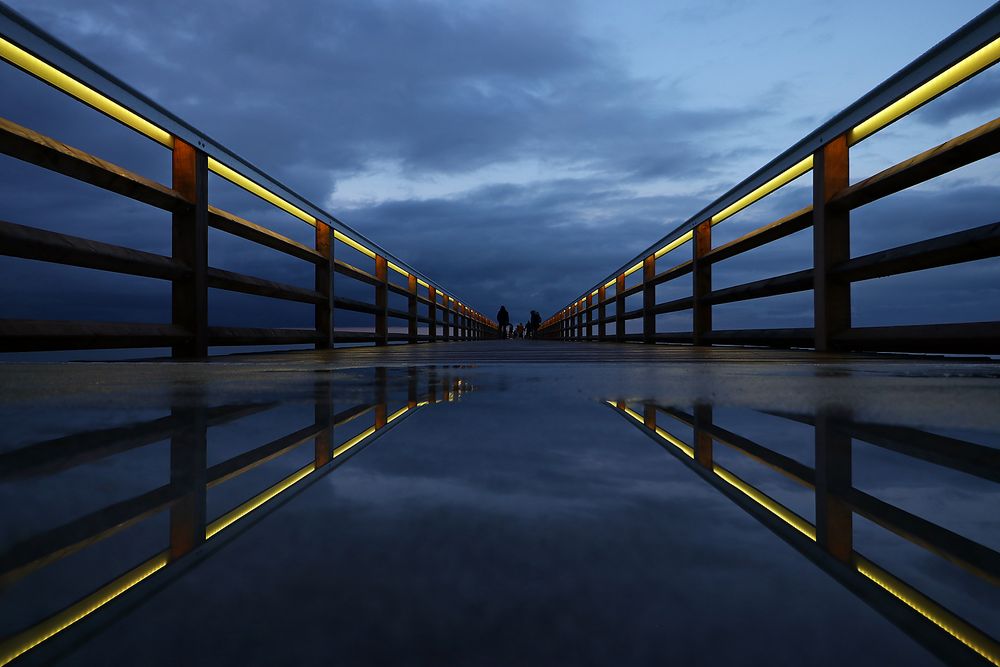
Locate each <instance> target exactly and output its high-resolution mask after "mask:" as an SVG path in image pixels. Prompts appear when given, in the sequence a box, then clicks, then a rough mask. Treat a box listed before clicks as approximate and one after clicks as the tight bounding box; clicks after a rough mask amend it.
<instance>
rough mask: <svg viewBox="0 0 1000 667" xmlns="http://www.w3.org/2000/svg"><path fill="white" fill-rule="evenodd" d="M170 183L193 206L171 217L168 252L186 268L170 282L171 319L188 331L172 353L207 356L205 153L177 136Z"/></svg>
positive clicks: (206, 184)
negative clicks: (184, 271)
mask: <svg viewBox="0 0 1000 667" xmlns="http://www.w3.org/2000/svg"><path fill="white" fill-rule="evenodd" d="M171 156H172V166H173V171H172V174H173V186H174V190H176V191H177V192H179V193H180V194H181V196H183V197H184V198H185V199H186V200H187V201H189V202H191V203H192V204H193V206H189V207H187V208H186V209H184V210H181V211H174V212H173V214H172V216H171V218H172V219H171V230H172V234H171V255H172V257H173V259H174V261H177V262H179V263H181V264H183V265H184V266H186V267H187V268H188V270H189V273H188V274H187V275H185V276H184V277H182V278H176V279H174V281H173V283H172V285H171V321H172V322H173V324H174V325H175V326H179V327H183V328H184V329H185V330H187V331H189V332H190V334H191V336H190V338H187V339H185V340H184V341H183V342H180V343H175V344H174V345H173V349H172V356H173V357H174V358H175V359H177V358H194V359H203V358H205V357H207V356H208V278H207V272H208V156H207V155H206V154H205V152H204V151H201V150H199V149H197V148H195V147H194V146H191V145H189V144H186V143H184V142H183V141H181V140H180V139H177V140H176V141H175V142H174V149H173V152H172V154H171Z"/></svg>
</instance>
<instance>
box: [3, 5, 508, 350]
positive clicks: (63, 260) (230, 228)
mask: <svg viewBox="0 0 1000 667" xmlns="http://www.w3.org/2000/svg"><path fill="white" fill-rule="evenodd" d="M0 57H2V58H3V59H4V60H6V61H7V62H8V63H10V64H12V65H14V66H15V67H18V68H20V69H21V70H23V71H25V72H27V73H28V74H30V75H32V76H34V77H37V78H38V79H41V80H42V81H45V82H46V83H48V84H50V85H52V86H54V87H55V88H57V89H59V90H61V91H63V92H65V93H66V94H68V95H70V96H71V97H73V98H75V99H77V100H79V101H81V102H83V103H84V104H86V105H89V106H91V107H93V108H94V109H97V110H98V111H100V112H102V113H104V114H106V115H108V116H109V117H111V118H113V119H115V120H117V121H119V122H120V123H122V124H124V125H126V126H127V127H129V128H131V129H133V130H135V131H136V132H137V133H139V134H141V135H144V136H146V137H148V138H149V139H152V140H153V141H154V142H156V143H158V144H161V145H162V146H164V147H166V148H167V149H169V150H170V151H171V153H172V176H173V182H172V184H171V186H170V187H167V186H166V185H163V184H160V183H157V182H155V181H152V180H150V179H148V178H145V177H143V176H141V175H139V174H135V173H132V172H130V171H128V170H126V169H123V168H121V167H119V166H116V165H114V164H111V163H109V162H106V161H104V160H102V159H100V158H98V157H95V156H93V155H90V154H88V153H85V152H83V151H81V150H78V149H76V148H73V147H71V146H67V145H65V144H63V143H60V142H59V141H58V140H56V139H53V138H50V137H47V136H43V135H41V134H38V133H37V132H34V131H32V130H30V129H28V128H25V127H22V126H20V125H17V124H15V123H12V122H10V121H7V120H4V119H0V151H2V152H3V153H5V154H7V155H10V156H12V157H14V158H17V159H19V160H23V161H25V162H29V163H32V164H35V165H38V166H41V167H44V168H46V169H49V170H52V171H54V172H57V173H60V174H64V175H66V176H69V177H70V178H74V179H77V180H79V181H83V182H85V183H89V184H91V185H94V186H96V187H98V188H102V189H104V190H108V191H110V192H114V193H117V194H119V195H123V196H125V197H129V198H131V199H134V200H136V201H139V202H142V203H144V204H148V205H149V206H152V207H155V208H159V209H162V210H164V211H168V212H170V213H171V214H172V227H173V241H172V254H171V255H170V256H164V255H158V254H154V253H149V252H143V251H139V250H135V249H131V248H126V247H122V246H118V245H112V244H108V243H101V242H97V241H92V240H89V239H84V238H79V237H76V236H70V235H67V234H59V233H55V232H52V231H46V230H43V229H37V228H34V227H28V226H24V225H20V224H15V223H13V222H7V221H0V254H3V255H7V256H11V257H19V258H25V259H31V260H39V261H44V262H54V263H58V264H65V265H71V266H77V267H84V268H89V269H97V270H101V271H111V272H116V273H122V274H127V275H133V276H144V277H148V278H155V279H160V280H166V281H169V282H170V283H171V289H172V314H171V322H170V323H169V324H138V323H135V324H130V323H111V322H85V321H60V320H14V319H0V351H8V352H9V351H35V350H69V349H96V348H133V347H134V348H142V347H147V348H148V347H170V348H171V349H172V351H173V356H174V357H204V356H206V355H207V354H208V348H209V347H210V346H229V345H287V344H312V345H314V346H315V347H316V348H328V347H333V345H334V343H335V342H346V343H361V342H369V343H374V344H376V345H386V344H388V343H389V342H391V341H401V342H408V343H416V342H419V341H434V340H445V341H448V340H473V339H481V338H488V337H492V332H493V331H495V327H496V324H495V323H494V322H492V321H491V320H490V319H489V318H487V317H486V316H484V315H482V314H481V313H479V312H478V311H476V310H474V309H473V308H471V307H469V306H468V305H466V304H463V303H461V302H460V301H458V300H457V299H456V298H455V296H454V295H453V294H451V293H450V292H448V291H447V290H445V289H443V288H442V287H441V286H440V285H438V284H437V283H435V282H434V281H432V280H431V279H430V278H428V277H427V276H425V275H424V274H422V273H420V272H419V271H417V270H416V269H413V268H412V267H410V266H409V265H408V264H406V263H405V262H403V261H402V260H400V259H399V258H397V257H394V256H393V255H392V254H390V253H389V252H387V251H386V250H384V249H383V248H381V247H380V246H378V245H376V244H375V243H373V242H371V241H369V240H368V239H366V238H365V237H364V236H362V235H361V234H359V233H358V232H356V231H355V230H353V229H351V228H350V227H349V226H347V225H346V224H344V223H343V222H341V221H340V220H337V219H336V218H335V217H334V216H332V215H330V214H329V213H327V212H325V211H323V210H322V209H320V208H319V207H317V206H315V205H314V204H312V203H310V202H309V201H307V200H306V199H304V198H303V197H301V196H299V195H298V194H296V193H295V192H293V191H292V190H290V189H289V188H287V187H285V186H284V185H282V184H281V183H279V182H278V181H277V180H275V179H274V178H272V177H270V176H268V175H267V174H265V173H264V172H262V171H261V170H259V169H258V168H256V167H254V166H253V165H252V164H250V163H249V162H247V161H245V160H244V159H242V158H240V157H239V156H237V155H236V154H235V153H233V152H231V151H230V150H228V149H227V148H225V147H223V146H221V145H219V144H217V143H216V142H214V141H213V140H211V139H210V138H208V137H207V136H206V135H204V134H202V133H201V132H199V131H198V130H196V129H194V128H192V127H191V126H190V125H188V124H186V123H185V122H184V121H182V120H180V119H179V118H177V117H176V116H174V115H173V114H171V113H170V112H168V111H166V110H165V109H163V108H162V107H160V106H159V105H157V104H156V103H155V102H153V101H152V100H150V99H149V98H147V97H145V96H144V95H142V94H141V93H139V92H137V91H135V90H134V89H132V88H130V87H129V86H127V85H126V84H124V83H122V82H121V81H119V80H118V79H116V78H115V77H114V76H112V75H111V74H109V73H107V72H105V71H104V70H102V69H101V68H99V67H98V66H96V65H95V64H93V63H91V62H90V61H88V60H87V59H85V58H84V57H83V56H81V55H79V54H77V53H76V52H74V51H73V50H72V49H70V48H69V47H68V46H66V45H64V44H62V43H61V42H59V41H57V40H56V39H55V38H53V37H52V36H50V35H48V34H46V33H44V32H43V31H42V30H41V29H39V28H38V27H36V26H34V25H32V24H31V23H29V22H28V21H26V20H25V19H24V18H23V17H21V16H19V15H18V14H17V13H15V12H14V11H13V10H11V9H10V8H8V7H7V6H5V5H3V4H0ZM210 172H211V173H213V174H215V175H217V176H219V177H221V178H223V179H225V180H227V181H229V182H231V183H233V184H235V185H236V186H238V187H240V188H242V189H244V190H246V191H247V192H249V193H251V194H253V195H255V196H257V197H259V198H261V199H262V200H264V201H266V202H268V203H270V204H272V205H273V206H275V207H277V208H278V209H280V210H282V211H285V212H286V213H288V214H290V215H292V216H294V217H296V218H298V219H299V220H301V221H302V222H305V223H306V224H308V225H311V226H313V227H314V228H315V243H314V244H313V245H312V246H309V245H306V244H303V243H299V242H297V241H295V240H293V239H291V238H288V237H285V236H283V235H281V234H278V233H276V232H274V231H272V230H269V229H267V228H265V227H262V226H260V225H257V224H254V223H253V222H250V221H248V220H244V219H242V218H240V217H237V216H235V215H233V214H231V213H228V212H226V211H223V210H221V209H218V208H216V207H214V206H211V205H210V203H209V192H208V178H209V173H210ZM210 227H211V228H213V229H217V230H221V231H223V232H226V233H228V234H231V235H234V236H237V237H240V238H242V239H245V240H247V241H251V242H253V243H256V244H259V245H261V246H264V247H267V248H270V249H272V250H276V251H278V252H281V253H284V254H285V255H288V256H290V257H293V258H295V259H298V260H301V261H303V262H307V263H309V264H312V265H313V266H314V273H315V285H314V287H313V288H312V289H306V288H303V287H298V286H294V285H288V284H282V283H277V282H272V281H269V280H263V279H261V278H258V277H254V276H249V275H243V274H240V273H234V272H231V271H224V270H221V269H218V268H213V267H211V266H209V265H208V238H209V236H208V229H209V228H210ZM335 242H340V243H343V244H345V245H346V246H349V247H350V248H353V249H354V250H356V251H358V252H360V253H361V254H363V255H365V256H367V257H368V258H370V259H371V260H373V270H372V271H366V270H364V269H362V268H358V267H355V266H352V265H350V264H347V263H345V262H343V261H341V260H339V259H335V258H334V245H335ZM333 274H337V275H339V276H342V277H344V278H347V279H350V280H352V281H358V282H360V283H362V284H367V285H370V286H371V287H372V288H373V289H374V299H373V300H372V301H371V302H367V301H358V300H355V299H349V298H340V297H337V296H335V293H334V285H335V284H336V282H337V281H334V280H333ZM391 274H398V275H399V276H401V277H402V280H403V281H405V284H396V283H394V282H392V281H391V280H390V275H391ZM209 289H219V290H228V291H233V292H242V293H245V294H253V295H258V296H265V297H270V298H274V299H282V300H286V301H293V302H300V303H306V304H311V305H312V306H313V307H314V310H315V326H314V328H312V329H293V328H237V327H210V326H209V324H208V317H209V313H208V293H209ZM390 292H392V293H395V294H399V295H402V296H404V297H405V298H406V299H407V309H406V310H405V311H404V310H396V309H392V308H390V307H389V293H390ZM421 292H424V293H421ZM421 307H426V311H425V313H426V314H420V313H419V310H420V309H421ZM337 310H342V311H353V312H360V313H368V314H371V315H374V320H375V326H374V332H372V333H367V332H362V333H357V332H346V331H336V330H335V329H334V326H333V321H334V313H335V311H337ZM391 319H396V320H401V321H405V322H406V328H407V331H406V333H405V334H403V333H391V332H390V331H389V328H390V327H389V322H390V320H391ZM421 324H425V325H426V326H427V332H426V333H421V332H420V325H421ZM439 326H440V327H441V329H440V334H439V333H438V327H439Z"/></svg>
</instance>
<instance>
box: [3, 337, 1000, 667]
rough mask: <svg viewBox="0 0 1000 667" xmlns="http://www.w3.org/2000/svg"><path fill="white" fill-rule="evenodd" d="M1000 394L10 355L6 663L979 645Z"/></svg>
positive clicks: (914, 363)
mask: <svg viewBox="0 0 1000 667" xmlns="http://www.w3.org/2000/svg"><path fill="white" fill-rule="evenodd" d="M998 405H1000V366H998V365H996V364H994V363H991V362H970V361H949V360H945V359H926V358H907V357H902V358H883V357H876V356H820V355H815V354H812V353H808V352H794V351H792V352H783V351H761V350H743V349H711V350H699V349H694V348H684V347H666V346H655V347H650V346H642V345H616V344H585V343H580V344H559V343H548V342H537V343H536V342H532V341H496V342H487V343H447V344H444V343H439V344H431V345H420V346H393V347H390V348H382V349H374V348H363V349H361V348H359V349H350V350H336V351H332V352H301V353H299V352H296V353H282V354H258V355H239V356H230V357H222V358H216V359H213V360H212V361H211V362H209V363H200V364H199V363H124V362H117V363H80V364H8V365H3V366H0V423H2V424H3V432H2V436H3V437H2V440H0V502H2V506H3V507H4V508H5V511H4V513H3V518H2V519H0V546H2V548H3V551H2V553H0V577H2V578H0V584H2V585H3V588H2V589H0V636H3V637H7V639H6V640H5V642H4V643H3V644H0V662H3V657H4V656H8V657H9V656H11V655H13V654H14V653H16V652H18V651H19V650H23V649H24V648H25V647H27V646H28V645H30V644H31V643H32V642H37V640H38V639H39V638H42V637H43V636H44V635H45V634H46V633H49V634H51V632H52V631H53V630H54V629H57V630H58V632H56V633H55V634H54V635H53V636H52V637H51V638H49V639H46V640H45V641H43V642H41V643H40V644H38V645H37V646H36V647H34V648H31V649H30V650H28V651H27V652H26V653H24V654H23V655H21V657H20V658H18V661H19V662H23V663H24V664H48V663H52V662H57V663H58V664H67V665H89V664H150V665H157V664H162V665H167V664H171V665H172V664H206V665H207V664H220V663H221V664H237V663H241V664H248V663H249V664H329V663H330V662H331V661H336V662H338V663H341V664H357V665H367V664H426V663H431V662H433V663H436V664H487V665H491V664H496V665H502V664H503V665H505V664H515V663H516V664H539V665H543V664H544V665H551V664H574V665H576V664H595V665H607V664H637V665H645V664H662V663H663V662H665V661H670V662H674V661H677V662H679V663H681V664H721V663H724V662H728V663H735V664H788V665H792V664H794V665H800V664H818V665H834V664H838V665H839V664H858V665H867V664H872V665H876V664H912V665H923V664H940V662H941V661H942V660H943V661H945V662H961V661H968V662H969V664H976V661H979V662H982V664H988V662H984V660H985V658H984V657H983V656H984V655H987V656H988V655H991V654H990V653H989V652H990V651H991V650H994V649H995V643H994V640H993V639H992V637H997V636H1000V617H998V615H997V614H996V612H995V610H996V609H997V608H1000V586H998V585H997V583H998V581H1000V568H998V567H997V564H998V563H1000V561H998V560H997V559H998V558H1000V557H998V555H997V550H1000V517H998V516H997V514H996V512H995V508H996V507H997V506H1000V502H998V501H1000V492H998V484H997V481H998V479H1000V464H998V457H997V453H998V448H1000V410H998V409H997V406H998ZM706 410H708V411H709V412H708V414H709V415H710V424H711V428H712V429H714V430H713V431H711V433H709V435H710V436H711V435H714V436H715V440H714V444H713V445H712V449H711V455H712V462H711V463H710V464H709V466H708V467H706V466H705V465H704V464H703V463H702V464H699V463H698V461H697V460H695V458H694V457H695V451H694V448H695V446H696V443H698V442H701V443H702V445H698V446H703V443H704V442H705V438H704V437H701V439H700V440H699V437H698V433H701V434H702V436H704V435H705V433H706V431H705V430H704V428H705V427H704V424H703V423H702V424H701V426H699V428H700V429H702V430H698V431H696V430H695V429H693V428H692V426H691V424H690V423H689V422H690V421H692V419H693V416H694V415H695V414H698V415H700V416H701V417H702V418H704V415H705V414H706V412H705V411H706ZM644 421H645V427H644V426H643V422H644ZM331 424H335V425H334V426H333V428H332V429H329V430H323V427H328V426H330V425H331ZM373 424H374V426H373ZM380 424H381V425H380ZM192 429H194V430H192ZM199 429H200V430H199ZM199 433H200V434H201V435H202V436H204V437H203V438H202V439H201V440H199V439H198V437H195V436H197V435H198V434H199ZM366 433H368V435H367V437H364V438H362V437H361V436H365V434H366ZM845 437H846V442H847V447H846V450H844V449H843V448H841V449H839V450H835V451H833V454H831V452H830V451H827V450H822V451H823V454H822V456H820V457H819V458H817V453H819V452H820V449H818V447H819V445H818V444H817V443H818V442H820V441H821V440H823V441H824V442H826V441H830V442H841V443H843V442H845V440H844V438H845ZM324 438H325V439H324ZM838 438H839V440H838ZM352 441H357V444H355V445H353V446H349V447H348V446H347V445H349V444H350V443H351V442H352ZM709 441H712V438H709ZM192 443H195V444H193V445H192ZM198 443H202V444H200V445H199V444H198ZM338 446H339V447H338ZM754 446H756V447H757V448H756V449H755V448H754ZM199 447H201V449H200V450H199V449H198V448H199ZM323 447H327V448H328V449H333V448H334V447H337V449H334V450H333V453H334V454H336V455H335V456H334V458H333V460H332V462H331V463H328V464H325V463H324V464H321V458H322V456H321V453H320V450H321V449H322V448H323ZM344 447H347V448H346V449H344ZM689 450H690V451H689ZM192 451H201V452H202V454H203V455H202V458H201V459H199V458H198V457H197V456H193V457H192V456H191V453H192ZM337 452H340V453H339V454H338V453H337ZM845 452H846V454H845ZM699 453H704V450H699ZM834 455H835V456H839V457H841V458H842V457H843V456H845V455H846V456H847V459H846V461H847V468H848V469H849V470H851V471H852V475H851V476H850V478H849V480H848V484H847V487H848V488H847V489H841V491H838V492H837V494H833V495H830V496H826V495H821V492H820V491H817V490H815V489H814V488H813V486H814V485H815V484H814V482H815V481H816V479H818V477H817V476H820V477H823V478H824V479H825V478H826V476H827V473H828V472H829V471H830V470H831V469H833V468H836V467H837V464H836V461H835V460H834V459H833V458H830V459H828V458H827V457H828V456H834ZM199 461H200V463H199ZM831 461H832V462H831ZM184 466H187V468H185V467H184ZM699 466H701V467H699ZM713 466H714V467H713ZM303 471H305V472H303ZM296 475H298V477H297V478H296ZM797 476H798V477H797ZM290 479H291V480H292V481H291V482H288V480H290ZM734 480H736V481H734ZM810 480H811V481H812V483H813V484H812V485H811V484H810ZM275 484H278V485H279V486H280V485H282V484H285V486H284V487H282V488H281V489H279V490H281V493H273V494H271V495H270V496H268V493H269V492H270V491H273V490H274V489H275ZM157 489H161V490H162V489H166V490H167V491H164V492H163V493H167V494H168V495H167V496H165V497H164V498H154V497H153V496H152V495H151V494H154V492H155V491H156V490H157ZM170 491H176V492H177V493H178V494H179V495H174V496H170V495H169V492H170ZM823 493H826V492H823ZM841 497H843V498H849V499H850V501H851V503H853V504H852V505H851V508H848V514H851V515H852V516H853V527H852V528H851V529H850V530H849V531H848V534H849V535H850V543H849V544H848V548H849V549H850V550H851V551H852V553H853V554H854V556H852V559H851V560H850V562H848V563H845V562H842V561H838V560H837V559H836V558H831V557H830V556H829V553H828V550H824V548H820V547H819V546H817V543H816V542H815V541H814V540H813V538H812V537H810V536H808V535H807V533H808V532H809V531H810V530H812V531H813V535H815V530H816V529H815V528H814V524H815V523H816V522H817V507H818V506H819V505H820V504H821V499H822V500H823V501H824V502H828V501H831V500H832V501H837V500H838V498H841ZM137 499H143V500H137ZM841 499H842V498H841ZM872 499H874V500H872ZM249 501H254V502H253V503H251V504H250V505H247V503H248V502H249ZM257 501H259V502H257ZM144 503H145V504H144ZM879 503H881V504H879ZM199 507H202V508H204V509H203V518H202V515H200V514H199V511H198V508H199ZM887 507H888V509H887ZM240 508H243V509H242V510H241V509H240ZM842 509H843V508H841V510H842ZM237 510H239V511H237ZM244 510H245V511H244ZM834 510H835V511H836V507H834ZM824 511H826V510H824ZM206 525H207V527H208V530H207V532H208V533H209V534H210V537H209V539H208V540H207V541H206V542H204V544H202V545H200V546H196V548H195V549H194V550H192V551H190V552H188V553H186V555H183V556H178V557H173V556H171V555H170V552H171V549H176V548H177V545H178V544H179V542H178V538H177V535H178V534H181V533H184V532H185V530H186V531H187V534H189V535H190V534H197V533H198V531H199V530H201V531H202V532H205V528H204V526H206ZM192 531H193V532H192ZM213 531H214V532H213ZM163 554H167V555H165V556H164V555H163ZM157 558H159V559H160V560H156V559H157ZM151 562H152V563H153V565H148V564H149V563H151ZM144 565H146V566H147V567H148V569H150V570H152V571H151V572H149V573H148V574H149V576H148V577H147V578H145V579H144V580H142V581H141V582H138V583H136V582H134V581H132V580H126V579H127V576H126V575H128V574H129V573H132V574H133V579H134V578H135V577H134V574H135V572H136V570H135V568H136V567H141V566H144ZM865 572H867V574H864V573H865ZM144 573H146V572H145V571H144ZM123 577H125V578H124V579H123ZM879 581H880V582H881V583H878V582H879ZM113 584H116V585H117V588H114V586H112V585H113ZM124 584H129V586H128V587H125V588H123V585H124ZM132 584H134V585H132ZM109 586H112V588H110V589H109V588H108V587H109ZM900 586H904V587H905V588H900ZM112 589H113V590H115V591H118V592H120V593H121V594H120V595H119V596H118V597H117V598H115V599H114V600H112V601H110V602H106V601H105V600H104V598H107V597H108V595H107V593H108V592H110V591H112ZM889 589H893V590H895V593H892V591H890V590H889ZM95 591H98V592H100V591H104V595H103V597H101V598H100V600H98V599H97V598H95V597H94V592H95ZM914 592H917V593H918V594H919V595H920V596H922V597H920V599H919V600H918V602H917V603H915V602H914V600H916V599H917V598H915V597H914ZM81 600H82V601H84V602H87V604H85V605H83V606H80V604H79V602H80V601H81ZM927 600H929V601H930V603H928V602H927ZM95 602H101V604H97V605H96V606H95ZM105 602H106V603H105ZM928 604H931V605H932V606H928ZM74 605H76V606H75V607H74ZM85 608H86V610H89V612H88V613H85V614H81V611H84V610H85ZM67 610H69V611H67ZM942 614H944V615H942ZM928 615H934V616H935V618H936V619H937V621H936V622H932V621H929V620H927V616H928ZM942 619H943V620H942ZM942 623H943V627H944V628H945V629H944V630H942ZM977 633H978V634H977ZM955 636H959V637H960V638H959V639H955V638H954V637H955ZM969 646H972V648H969Z"/></svg>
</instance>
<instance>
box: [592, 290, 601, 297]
mask: <svg viewBox="0 0 1000 667" xmlns="http://www.w3.org/2000/svg"><path fill="white" fill-rule="evenodd" d="M599 291H600V290H596V289H595V290H594V291H593V292H591V293H590V296H597V293H598V292H599Z"/></svg>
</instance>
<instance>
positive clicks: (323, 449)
mask: <svg viewBox="0 0 1000 667" xmlns="http://www.w3.org/2000/svg"><path fill="white" fill-rule="evenodd" d="M321 377H323V379H322V380H318V381H317V382H316V386H315V396H314V397H313V398H314V404H313V420H314V421H315V423H316V426H317V427H319V429H320V430H319V432H318V433H316V438H315V440H314V441H313V464H314V465H315V466H316V467H317V468H320V467H322V466H325V465H326V464H327V463H329V462H330V459H331V458H333V419H331V417H332V411H333V387H332V386H331V385H332V382H331V380H330V376H329V375H323V376H321Z"/></svg>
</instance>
